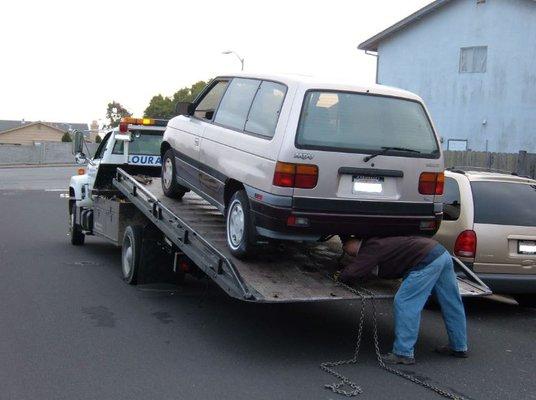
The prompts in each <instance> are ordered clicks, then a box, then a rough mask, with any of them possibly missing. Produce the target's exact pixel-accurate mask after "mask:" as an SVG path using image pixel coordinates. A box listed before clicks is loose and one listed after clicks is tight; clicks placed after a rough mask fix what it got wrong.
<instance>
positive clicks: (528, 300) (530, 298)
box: [514, 294, 536, 307]
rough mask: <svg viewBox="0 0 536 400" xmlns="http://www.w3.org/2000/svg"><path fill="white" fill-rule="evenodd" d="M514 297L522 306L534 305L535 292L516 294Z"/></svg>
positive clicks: (535, 302)
mask: <svg viewBox="0 0 536 400" xmlns="http://www.w3.org/2000/svg"><path fill="white" fill-rule="evenodd" d="M514 299H515V300H516V301H517V302H518V304H519V305H520V306H522V307H536V295H535V294H518V295H515V296H514Z"/></svg>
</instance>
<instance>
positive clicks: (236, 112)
mask: <svg viewBox="0 0 536 400" xmlns="http://www.w3.org/2000/svg"><path fill="white" fill-rule="evenodd" d="M260 83H261V82H260V81H258V80H255V79H242V78H234V79H233V80H232V81H231V83H230V84H229V88H228V89H227V91H226V92H225V95H224V96H223V99H222V100H221V104H220V107H219V108H218V112H217V113H216V118H214V122H215V123H217V124H220V125H223V126H226V127H229V128H232V129H237V130H239V131H243V130H244V126H245V125H246V120H247V117H248V113H249V109H250V108H251V102H252V101H253V98H254V97H255V94H256V93H257V90H258V88H259V85H260Z"/></svg>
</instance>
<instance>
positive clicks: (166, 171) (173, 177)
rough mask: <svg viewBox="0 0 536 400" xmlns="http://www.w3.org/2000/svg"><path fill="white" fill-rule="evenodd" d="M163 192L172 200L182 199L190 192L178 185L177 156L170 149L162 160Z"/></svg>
mask: <svg viewBox="0 0 536 400" xmlns="http://www.w3.org/2000/svg"><path fill="white" fill-rule="evenodd" d="M161 178H162V179H161V181H162V191H163V192H164V194H165V195H166V196H167V197H170V198H172V199H179V200H180V199H182V197H183V196H184V194H185V193H186V192H188V191H189V190H188V188H185V187H184V186H181V185H179V184H178V183H177V172H176V169H175V155H174V154H173V150H172V149H168V150H167V151H166V152H165V153H164V157H163V158H162V172H161Z"/></svg>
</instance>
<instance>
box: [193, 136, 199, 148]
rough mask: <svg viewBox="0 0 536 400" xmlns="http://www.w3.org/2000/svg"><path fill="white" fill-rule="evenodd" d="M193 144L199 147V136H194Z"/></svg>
mask: <svg viewBox="0 0 536 400" xmlns="http://www.w3.org/2000/svg"><path fill="white" fill-rule="evenodd" d="M194 144H195V145H196V146H198V147H199V138H198V137H196V138H195V139H194Z"/></svg>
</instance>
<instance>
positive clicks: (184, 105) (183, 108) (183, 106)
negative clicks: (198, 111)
mask: <svg viewBox="0 0 536 400" xmlns="http://www.w3.org/2000/svg"><path fill="white" fill-rule="evenodd" d="M193 113H194V105H193V104H192V103H190V102H188V101H179V102H178V103H177V104H176V105H175V114H176V115H192V114H193Z"/></svg>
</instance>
